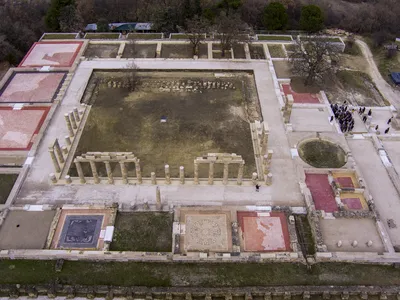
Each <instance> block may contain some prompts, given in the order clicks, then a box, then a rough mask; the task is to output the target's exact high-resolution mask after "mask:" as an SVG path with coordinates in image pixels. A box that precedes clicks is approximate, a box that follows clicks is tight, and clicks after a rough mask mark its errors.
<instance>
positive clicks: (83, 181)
mask: <svg viewBox="0 0 400 300" xmlns="http://www.w3.org/2000/svg"><path fill="white" fill-rule="evenodd" d="M74 163H75V167H76V171H77V172H78V176H79V181H80V182H81V183H82V184H83V183H86V179H85V176H84V175H83V170H82V165H81V162H79V161H77V160H76V159H75V160H74Z"/></svg>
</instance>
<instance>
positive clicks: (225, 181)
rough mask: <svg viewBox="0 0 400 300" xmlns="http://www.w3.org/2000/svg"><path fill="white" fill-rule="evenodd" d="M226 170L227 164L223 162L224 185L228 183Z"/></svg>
mask: <svg viewBox="0 0 400 300" xmlns="http://www.w3.org/2000/svg"><path fill="white" fill-rule="evenodd" d="M228 171H229V164H227V163H225V164H224V181H223V183H224V184H225V185H227V184H228Z"/></svg>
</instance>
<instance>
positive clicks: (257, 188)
mask: <svg viewBox="0 0 400 300" xmlns="http://www.w3.org/2000/svg"><path fill="white" fill-rule="evenodd" d="M259 191H260V186H259V185H258V184H256V192H259Z"/></svg>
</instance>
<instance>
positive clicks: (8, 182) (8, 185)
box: [0, 174, 18, 204]
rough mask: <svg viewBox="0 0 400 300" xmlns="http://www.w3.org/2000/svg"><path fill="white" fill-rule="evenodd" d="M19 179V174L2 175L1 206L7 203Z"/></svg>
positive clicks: (0, 175)
mask: <svg viewBox="0 0 400 300" xmlns="http://www.w3.org/2000/svg"><path fill="white" fill-rule="evenodd" d="M17 178H18V174H0V204H4V203H6V201H7V197H8V195H9V194H10V192H11V190H12V188H13V186H14V183H15V181H16V180H17Z"/></svg>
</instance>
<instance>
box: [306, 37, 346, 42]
mask: <svg viewBox="0 0 400 300" xmlns="http://www.w3.org/2000/svg"><path fill="white" fill-rule="evenodd" d="M300 39H301V40H302V41H321V42H330V43H341V42H342V41H341V40H340V39H339V38H336V37H301V38H300Z"/></svg>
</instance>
